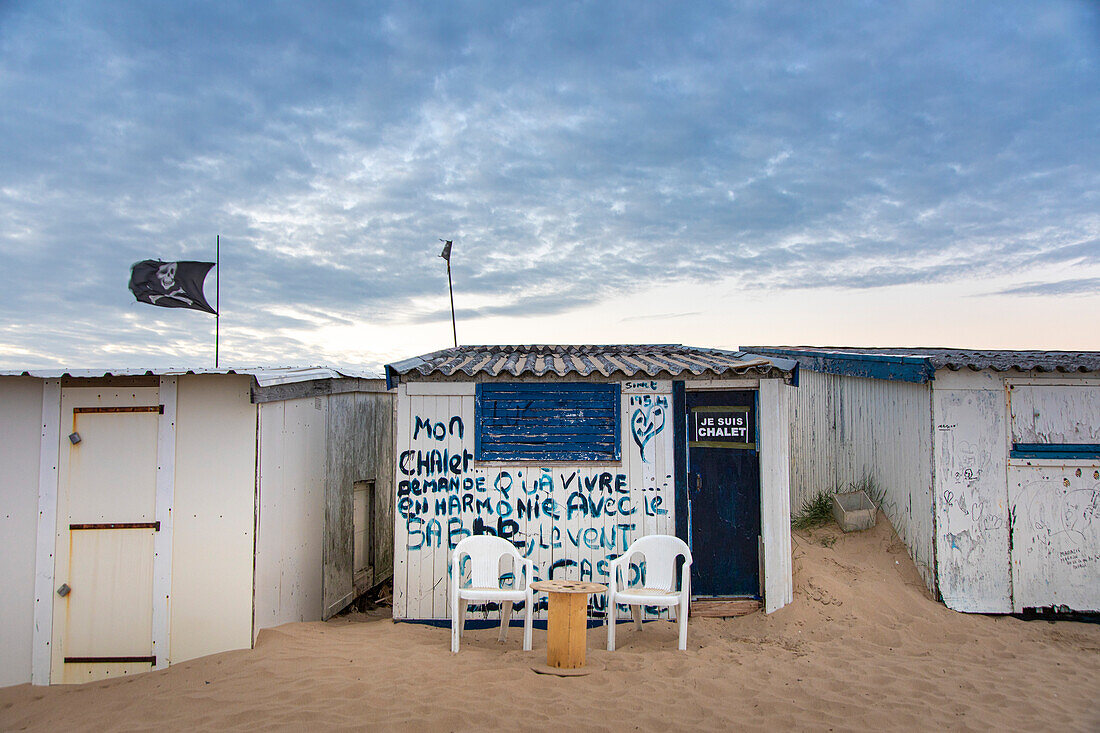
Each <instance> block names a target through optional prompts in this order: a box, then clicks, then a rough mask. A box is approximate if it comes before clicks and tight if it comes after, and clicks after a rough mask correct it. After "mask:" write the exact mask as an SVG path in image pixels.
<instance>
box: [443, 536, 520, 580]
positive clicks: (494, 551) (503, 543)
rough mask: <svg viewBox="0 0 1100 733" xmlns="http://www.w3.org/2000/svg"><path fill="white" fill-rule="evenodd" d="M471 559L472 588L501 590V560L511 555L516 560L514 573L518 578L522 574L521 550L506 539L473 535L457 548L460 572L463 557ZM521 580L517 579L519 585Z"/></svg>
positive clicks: (456, 557)
mask: <svg viewBox="0 0 1100 733" xmlns="http://www.w3.org/2000/svg"><path fill="white" fill-rule="evenodd" d="M463 555H468V556H469V558H470V587H472V588H499V587H500V558H502V557H503V556H505V555H509V556H510V557H512V558H514V560H513V569H512V572H513V573H514V574H515V575H517V576H518V574H519V573H520V572H522V566H523V558H522V557H521V556H520V554H519V550H517V549H516V546H515V545H513V544H512V543H511V542H509V541H508V540H506V539H502V538H500V537H494V536H493V535H487V534H484V535H473V536H471V537H466V538H465V539H463V540H461V541H460V542H459V543H458V544H457V545H456V546H455V554H454V557H455V559H456V560H458V568H459V572H461V571H462V556H463ZM518 582H519V578H518V577H517V578H516V583H517V584H518Z"/></svg>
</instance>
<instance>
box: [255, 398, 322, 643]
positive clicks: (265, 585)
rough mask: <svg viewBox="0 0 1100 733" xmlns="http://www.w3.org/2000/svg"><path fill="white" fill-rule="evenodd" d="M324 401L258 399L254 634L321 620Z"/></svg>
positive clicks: (313, 399) (311, 399)
mask: <svg viewBox="0 0 1100 733" xmlns="http://www.w3.org/2000/svg"><path fill="white" fill-rule="evenodd" d="M327 406H328V401H327V400H325V399H323V398H313V397H310V398H304V399H295V400H285V401H282V402H267V403H264V404H262V405H260V426H259V432H260V460H259V465H260V488H259V516H258V518H257V522H256V524H257V530H256V532H257V534H256V568H255V587H256V592H255V616H254V618H255V620H254V626H253V629H254V632H255V633H259V631H260V629H264V628H268V627H271V626H278V625H279V624H284V623H289V622H292V621H318V620H320V618H321V612H322V598H321V576H322V572H323V561H322V543H323V539H324V522H325V504H324V501H325V466H326V451H325V439H326V429H327V428H326V425H327V423H326V415H327V412H326V411H327Z"/></svg>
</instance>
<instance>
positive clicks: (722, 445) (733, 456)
mask: <svg viewBox="0 0 1100 733" xmlns="http://www.w3.org/2000/svg"><path fill="white" fill-rule="evenodd" d="M686 403H687V411H688V415H687V423H688V425H687V440H688V500H689V506H690V529H691V554H692V558H693V559H694V564H693V565H692V574H691V575H692V578H691V584H692V593H693V595H696V596H752V597H756V598H758V597H759V596H760V554H759V553H760V548H759V537H760V454H759V452H758V449H757V445H756V434H757V431H756V392H755V391H750V390H742V391H730V392H710V391H707V392H688V393H687V400H686Z"/></svg>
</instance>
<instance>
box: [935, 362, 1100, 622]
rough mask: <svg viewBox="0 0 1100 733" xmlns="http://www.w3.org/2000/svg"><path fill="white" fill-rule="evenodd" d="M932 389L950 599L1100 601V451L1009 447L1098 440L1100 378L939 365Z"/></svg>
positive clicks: (994, 605)
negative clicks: (1016, 450) (1019, 451)
mask: <svg viewBox="0 0 1100 733" xmlns="http://www.w3.org/2000/svg"><path fill="white" fill-rule="evenodd" d="M933 398H934V399H933V406H934V407H933V418H934V421H935V433H934V451H935V467H936V468H935V471H936V473H935V476H936V491H935V510H936V536H935V540H936V552H937V559H938V573H939V582H940V590H941V593H942V595H943V600H944V603H945V604H947V606H948V607H950V608H954V609H956V610H959V611H973V612H980V613H1011V612H1020V611H1022V610H1023V609H1025V608H1029V607H1043V606H1067V607H1068V608H1070V609H1071V610H1076V611H1095V610H1100V461H1097V460H1095V459H1092V460H1061V459H1013V458H1010V457H1009V451H1010V450H1011V448H1012V444H1013V443H1014V442H1015V443H1096V442H1100V380H1096V379H1087V378H1067V377H1066V376H1064V375H1052V374H1040V373H1032V374H1025V375H1014V376H1010V377H1007V378H1006V377H1005V376H1004V375H1001V374H996V373H993V372H989V371H985V372H948V371H946V370H940V371H938V372H937V373H936V381H935V382H934V389H933Z"/></svg>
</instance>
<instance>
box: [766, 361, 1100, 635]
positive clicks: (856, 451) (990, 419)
mask: <svg viewBox="0 0 1100 733" xmlns="http://www.w3.org/2000/svg"><path fill="white" fill-rule="evenodd" d="M748 348H750V349H752V350H753V351H756V352H759V353H762V354H769V355H772V356H776V357H782V358H791V359H797V360H798V362H799V364H800V365H801V368H802V371H801V375H802V376H801V382H802V386H801V387H800V388H799V390H798V391H797V395H795V396H793V397H792V399H791V400H790V402H789V410H790V413H789V416H790V425H791V429H790V435H791V448H790V457H791V497H792V499H791V500H792V503H793V505H794V507H795V509H796V511H797V508H798V507H799V506H800V505H801V503H802V502H803V501H804V500H805V499H807V498H809V497H811V496H812V495H813V494H814V493H815V492H818V491H821V490H823V489H824V490H831V489H834V488H835V487H841V488H844V487H846V486H849V485H852V484H859V483H860V482H861V481H864V482H866V481H865V479H870V481H871V482H872V483H873V486H874V488H875V490H877V491H878V492H881V493H882V509H883V511H884V512H885V513H886V515H887V516H888V517H889V519H890V521H891V522H892V523H893V525H894V528H895V529H896V530H897V533H898V535H899V536H900V537H901V539H902V540H904V542H905V544H906V546H907V547H908V548H909V554H910V555H911V556H912V558H913V560H914V561H915V562H916V564H917V567H918V568H919V569H920V571H921V574H922V576H923V577H924V580H925V582H926V583H927V584H928V587H929V589H930V590H931V591H932V592H933V593H934V594H938V595H939V596H940V597H941V598H942V600H943V602H944V603H945V604H946V605H947V606H949V607H950V608H953V609H955V610H958V611H970V612H978V613H1022V612H1028V611H1029V610H1030V609H1053V610H1055V611H1060V612H1067V611H1082V612H1087V611H1098V610H1100V373H1098V372H1100V352H1095V351H1093V352H1061V351H963V350H955V349H905V348H898V349H862V348H861V349H857V348H814V347H762V346H760V347H748Z"/></svg>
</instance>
